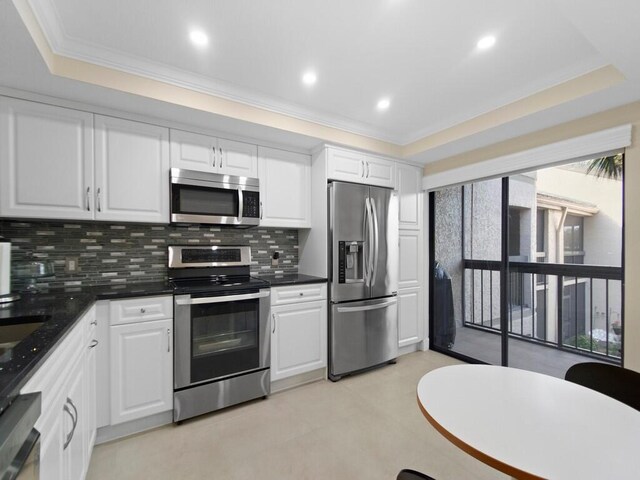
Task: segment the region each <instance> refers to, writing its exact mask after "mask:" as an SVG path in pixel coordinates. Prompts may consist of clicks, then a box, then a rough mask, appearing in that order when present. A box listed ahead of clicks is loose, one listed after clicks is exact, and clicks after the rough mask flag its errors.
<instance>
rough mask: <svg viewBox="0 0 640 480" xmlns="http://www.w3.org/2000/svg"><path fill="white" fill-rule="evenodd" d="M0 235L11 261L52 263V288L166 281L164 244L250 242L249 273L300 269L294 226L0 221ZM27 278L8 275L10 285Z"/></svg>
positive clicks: (47, 281)
mask: <svg viewBox="0 0 640 480" xmlns="http://www.w3.org/2000/svg"><path fill="white" fill-rule="evenodd" d="M0 236H3V237H5V238H6V239H8V240H10V241H11V242H12V250H11V255H12V258H11V260H12V264H13V265H16V264H18V263H21V262H26V261H29V259H33V260H38V259H47V260H50V261H52V262H53V264H54V267H55V276H53V277H48V278H42V279H39V280H38V285H40V286H43V287H45V286H48V287H51V288H55V287H70V286H74V287H75V286H88V285H110V284H117V283H134V282H137V283H140V282H156V281H164V280H166V279H167V246H168V245H249V246H250V247H251V263H252V265H251V272H252V273H253V274H257V275H260V274H274V273H296V272H297V269H298V231H297V230H282V229H271V228H260V227H258V228H252V229H243V230H238V229H234V228H228V227H209V226H202V225H201V226H174V225H150V224H135V223H122V224H109V223H98V222H49V221H47V222H44V221H13V220H0ZM274 252H280V259H279V265H278V266H277V267H272V266H271V257H272V256H273V254H274ZM67 259H77V262H78V270H77V272H73V273H69V272H67V271H65V265H66V260H67ZM25 283H26V280H24V279H19V278H16V276H15V275H14V276H13V277H12V284H13V288H14V289H19V288H21V287H22V286H23V285H24V284H25Z"/></svg>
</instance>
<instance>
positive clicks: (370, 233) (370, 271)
mask: <svg viewBox="0 0 640 480" xmlns="http://www.w3.org/2000/svg"><path fill="white" fill-rule="evenodd" d="M365 207H366V208H367V231H368V237H369V242H368V245H367V253H368V257H367V271H368V277H369V281H368V283H367V286H368V287H370V286H371V285H372V281H373V253H374V248H375V237H374V235H375V232H374V230H373V205H372V204H371V198H369V197H367V198H365Z"/></svg>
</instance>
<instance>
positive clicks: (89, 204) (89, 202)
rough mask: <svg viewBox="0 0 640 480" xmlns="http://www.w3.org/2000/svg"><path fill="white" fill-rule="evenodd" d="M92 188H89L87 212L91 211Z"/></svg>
mask: <svg viewBox="0 0 640 480" xmlns="http://www.w3.org/2000/svg"><path fill="white" fill-rule="evenodd" d="M90 198H91V187H87V212H90V211H91V200H90Z"/></svg>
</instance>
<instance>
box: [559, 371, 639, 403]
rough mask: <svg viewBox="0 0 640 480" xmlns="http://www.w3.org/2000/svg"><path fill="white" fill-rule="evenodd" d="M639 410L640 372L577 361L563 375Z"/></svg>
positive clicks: (571, 380) (566, 378) (569, 379)
mask: <svg viewBox="0 0 640 480" xmlns="http://www.w3.org/2000/svg"><path fill="white" fill-rule="evenodd" d="M564 379H565V380H568V381H570V382H573V383H577V384H578V385H582V386H583V387H587V388H590V389H592V390H596V391H598V392H600V393H603V394H605V395H607V396H609V397H611V398H615V399H616V400H618V401H620V402H622V403H625V404H627V405H629V406H630V407H632V408H635V409H636V410H638V411H640V373H638V372H634V371H633V370H628V369H626V368H622V367H616V366H615V365H609V364H606V363H596V362H585V363H577V364H575V365H573V366H572V367H570V368H569V370H567V373H566V374H565V376H564Z"/></svg>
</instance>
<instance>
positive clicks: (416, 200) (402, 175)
mask: <svg viewBox="0 0 640 480" xmlns="http://www.w3.org/2000/svg"><path fill="white" fill-rule="evenodd" d="M396 168H397V173H398V194H399V195H398V196H399V198H400V206H399V207H400V208H399V218H398V220H399V225H400V228H403V229H413V230H419V229H420V226H421V225H422V222H421V217H422V208H421V207H422V205H421V203H422V194H421V189H422V169H420V168H419V167H413V166H411V165H404V164H401V163H398V164H397V166H396Z"/></svg>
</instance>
